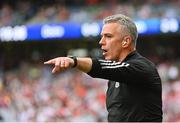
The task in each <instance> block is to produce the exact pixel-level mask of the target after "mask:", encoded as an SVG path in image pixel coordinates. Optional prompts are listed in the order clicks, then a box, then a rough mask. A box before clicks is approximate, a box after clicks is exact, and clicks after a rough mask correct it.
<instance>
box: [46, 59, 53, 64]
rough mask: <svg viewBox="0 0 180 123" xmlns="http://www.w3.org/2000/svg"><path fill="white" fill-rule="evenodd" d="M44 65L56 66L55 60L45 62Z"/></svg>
mask: <svg viewBox="0 0 180 123" xmlns="http://www.w3.org/2000/svg"><path fill="white" fill-rule="evenodd" d="M44 64H55V60H54V59H51V60H48V61H46V62H44Z"/></svg>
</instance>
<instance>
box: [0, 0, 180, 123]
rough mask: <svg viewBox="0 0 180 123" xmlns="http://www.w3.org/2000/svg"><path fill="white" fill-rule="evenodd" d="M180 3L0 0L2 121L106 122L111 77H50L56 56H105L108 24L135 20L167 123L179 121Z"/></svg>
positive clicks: (152, 0)
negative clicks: (116, 18) (114, 19)
mask: <svg viewBox="0 0 180 123" xmlns="http://www.w3.org/2000/svg"><path fill="white" fill-rule="evenodd" d="M179 6H180V0H39V1H37V0H26V1H24V0H1V1H0V121H1V122H3V121H22V122H28V121H31V122H36V121H37V122H46V121H47V122H48V121H54V122H55V121H69V122H74V121H78V122H80V121H86V122H87V121H92V122H106V121H107V119H106V118H107V111H106V107H105V92H106V90H107V80H102V79H94V78H91V77H89V76H88V75H86V74H84V73H82V72H80V71H77V70H69V71H65V72H63V73H62V74H56V75H53V74H51V70H52V66H47V65H44V64H43V62H44V61H46V60H49V59H51V58H54V57H58V56H66V55H76V56H79V57H84V56H90V57H99V58H102V55H101V50H100V46H99V44H98V41H99V40H100V32H101V28H102V19H103V18H104V17H106V16H109V15H112V14H118V13H122V14H125V15H128V16H130V17H131V18H133V20H134V21H135V23H136V25H137V28H138V32H139V38H138V42H137V49H138V51H139V52H140V53H141V54H142V55H144V56H146V57H147V58H149V59H150V60H152V61H153V62H154V63H155V64H156V66H157V68H158V72H159V74H160V76H161V79H162V85H163V93H162V98H163V112H164V114H163V115H164V119H163V121H164V122H178V121H179V122H180V76H179V70H180V62H179V61H180V48H179V46H180V8H179Z"/></svg>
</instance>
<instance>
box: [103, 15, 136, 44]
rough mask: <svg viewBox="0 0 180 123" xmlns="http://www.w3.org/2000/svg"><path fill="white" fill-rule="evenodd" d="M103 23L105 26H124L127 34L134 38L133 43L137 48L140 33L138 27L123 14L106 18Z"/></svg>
mask: <svg viewBox="0 0 180 123" xmlns="http://www.w3.org/2000/svg"><path fill="white" fill-rule="evenodd" d="M103 23H104V24H107V23H119V24H121V25H122V26H124V31H125V33H128V34H129V35H130V36H131V37H132V41H133V43H134V45H135V46H136V42H137V38H138V32H137V27H136V25H135V23H134V22H133V20H132V19H131V18H129V17H127V16H125V15H122V14H116V15H112V16H108V17H106V18H105V19H104V20H103Z"/></svg>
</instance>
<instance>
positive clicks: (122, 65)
mask: <svg viewBox="0 0 180 123" xmlns="http://www.w3.org/2000/svg"><path fill="white" fill-rule="evenodd" d="M129 65H130V64H128V63H124V62H123V63H122V64H120V65H116V66H102V69H109V68H110V69H113V68H121V67H128V66H129Z"/></svg>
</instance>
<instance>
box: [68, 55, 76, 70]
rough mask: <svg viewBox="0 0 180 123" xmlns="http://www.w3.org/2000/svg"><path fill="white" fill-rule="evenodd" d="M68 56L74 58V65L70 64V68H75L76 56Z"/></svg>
mask: <svg viewBox="0 0 180 123" xmlns="http://www.w3.org/2000/svg"><path fill="white" fill-rule="evenodd" d="M69 58H71V59H73V60H74V65H73V66H72V68H75V67H76V66H77V58H76V56H69Z"/></svg>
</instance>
